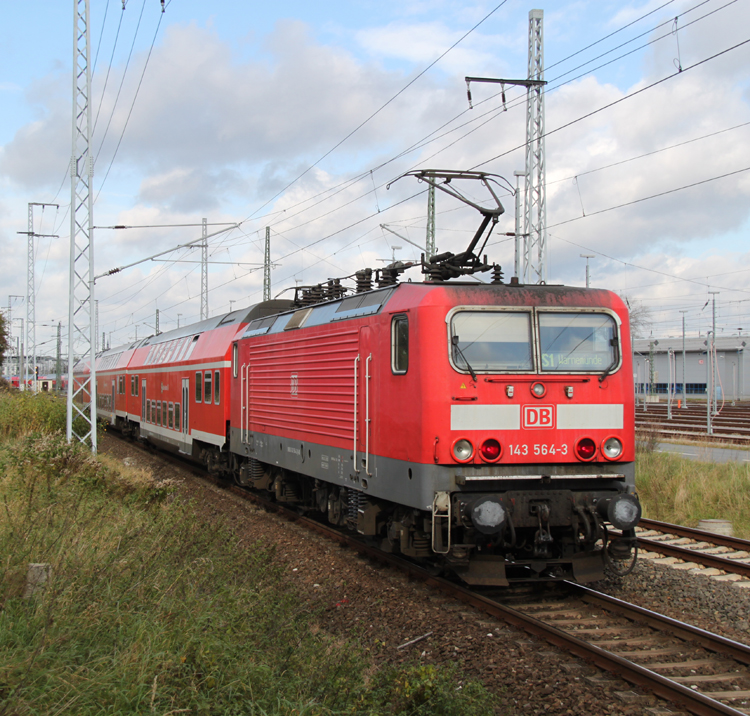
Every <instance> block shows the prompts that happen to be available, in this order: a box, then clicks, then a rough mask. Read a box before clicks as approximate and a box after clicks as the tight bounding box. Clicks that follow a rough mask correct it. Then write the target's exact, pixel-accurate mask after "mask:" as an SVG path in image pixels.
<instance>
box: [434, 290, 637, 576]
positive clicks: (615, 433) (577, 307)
mask: <svg viewBox="0 0 750 716" xmlns="http://www.w3.org/2000/svg"><path fill="white" fill-rule="evenodd" d="M498 292H502V293H503V294H504V295H503V298H502V300H498V298H499V297H498V295H497V294H498ZM463 294H464V295H462V296H461V297H460V298H461V300H462V302H461V303H460V304H459V305H455V306H454V307H452V308H450V309H449V310H448V311H447V312H446V313H445V317H444V325H443V330H444V331H445V337H444V340H443V345H444V346H445V353H444V376H445V386H446V388H447V390H446V391H445V393H444V395H443V396H442V402H443V404H444V411H443V413H444V414H447V422H448V425H445V424H444V423H443V424H442V425H441V424H440V420H439V418H436V419H434V420H433V426H434V428H435V430H436V433H437V438H436V439H437V441H438V442H437V445H440V446H442V448H441V449H440V450H438V451H437V452H436V456H437V455H439V458H438V460H436V461H437V462H438V463H439V465H440V466H441V467H443V468H444V469H447V470H449V471H450V472H451V483H452V484H451V486H450V488H449V489H447V490H437V491H436V492H435V494H434V499H433V505H432V525H431V526H432V535H431V538H432V548H433V551H434V552H436V553H438V554H440V555H442V556H443V559H444V560H445V562H446V564H448V565H449V566H450V567H451V569H452V570H453V571H455V572H456V573H457V574H459V576H461V577H462V578H463V579H464V580H465V581H467V582H469V583H472V584H493V585H497V584H502V583H509V582H511V581H516V580H523V581H528V580H530V579H531V580H535V579H539V580H545V579H546V580H556V579H575V580H576V581H579V582H587V581H593V580H596V579H600V578H601V577H602V576H603V570H604V566H605V564H607V563H610V564H612V563H613V561H614V560H623V559H627V558H628V557H629V556H630V554H631V548H632V544H633V541H634V528H635V526H636V524H637V522H638V520H639V518H640V514H641V508H640V504H639V502H638V498H637V496H636V494H635V485H634V463H633V461H634V449H635V448H634V430H633V419H632V416H633V408H634V406H633V387H632V378H630V376H631V375H632V371H631V370H630V369H629V352H630V351H629V347H628V346H627V345H625V343H626V342H627V332H625V331H623V327H625V328H626V327H627V314H626V312H625V310H624V307H623V306H622V305H621V303H620V302H619V299H617V298H616V297H615V296H613V294H610V293H609V292H606V291H596V290H595V291H584V290H577V289H563V288H562V287H514V288H511V287H505V286H503V287H502V288H501V287H497V288H494V287H487V289H486V290H485V289H479V288H477V289H474V290H473V291H472V290H470V289H465V290H464V292H463ZM467 294H468V295H467ZM471 294H473V295H471ZM466 299H472V300H471V302H469V301H467V300H466ZM550 299H552V300H550ZM480 301H481V302H480ZM432 414H436V413H432ZM446 428H447V429H446ZM613 527H614V528H615V529H616V530H617V531H618V532H617V533H613V532H612V528H613Z"/></svg>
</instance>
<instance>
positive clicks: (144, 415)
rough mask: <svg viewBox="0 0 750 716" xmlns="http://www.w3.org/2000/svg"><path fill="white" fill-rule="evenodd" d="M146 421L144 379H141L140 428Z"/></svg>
mask: <svg viewBox="0 0 750 716" xmlns="http://www.w3.org/2000/svg"><path fill="white" fill-rule="evenodd" d="M145 422H146V380H145V379H144V380H142V381H141V430H143V424H144V423H145Z"/></svg>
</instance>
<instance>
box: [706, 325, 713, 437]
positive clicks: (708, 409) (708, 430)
mask: <svg viewBox="0 0 750 716" xmlns="http://www.w3.org/2000/svg"><path fill="white" fill-rule="evenodd" d="M709 333H711V331H707V332H706V358H708V360H707V361H706V434H707V435H713V434H714V429H713V426H712V425H711V340H710V339H709V337H708V334H709Z"/></svg>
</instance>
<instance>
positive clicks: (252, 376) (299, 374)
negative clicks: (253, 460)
mask: <svg viewBox="0 0 750 716" xmlns="http://www.w3.org/2000/svg"><path fill="white" fill-rule="evenodd" d="M358 341H359V331H358V330H357V329H356V328H355V329H353V330H343V331H338V332H336V333H333V334H332V333H327V334H325V335H323V334H320V333H318V334H317V335H316V334H314V333H312V332H309V331H304V332H302V331H295V332H293V333H290V334H287V335H278V334H277V335H275V336H274V340H273V342H270V341H266V342H263V343H257V344H256V345H253V346H252V347H251V349H250V352H249V364H250V369H249V381H248V382H249V386H248V406H249V417H250V429H251V430H252V429H257V430H260V431H262V432H269V431H273V432H275V433H277V434H285V433H289V434H294V435H299V434H300V433H302V434H304V439H306V440H316V439H318V440H320V441H321V442H325V439H328V440H330V439H331V438H337V439H340V440H348V441H350V440H352V439H353V436H354V359H355V357H356V356H357V350H358V345H359V343H358Z"/></svg>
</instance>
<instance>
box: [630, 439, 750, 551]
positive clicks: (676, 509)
mask: <svg viewBox="0 0 750 716" xmlns="http://www.w3.org/2000/svg"><path fill="white" fill-rule="evenodd" d="M636 488H637V490H638V496H639V498H640V500H641V503H642V505H643V516H644V517H649V518H651V519H654V520H661V521H663V522H672V523H674V524H680V525H686V526H688V527H696V526H697V525H698V522H699V521H700V520H702V519H725V520H729V521H730V522H731V523H732V526H733V528H734V534H735V536H736V537H743V538H745V539H750V467H749V466H748V464H747V463H708V462H697V461H695V460H687V459H685V458H681V457H679V456H677V455H671V454H669V453H660V452H655V451H653V450H648V449H646V450H640V451H638V453H637V456H636Z"/></svg>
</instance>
